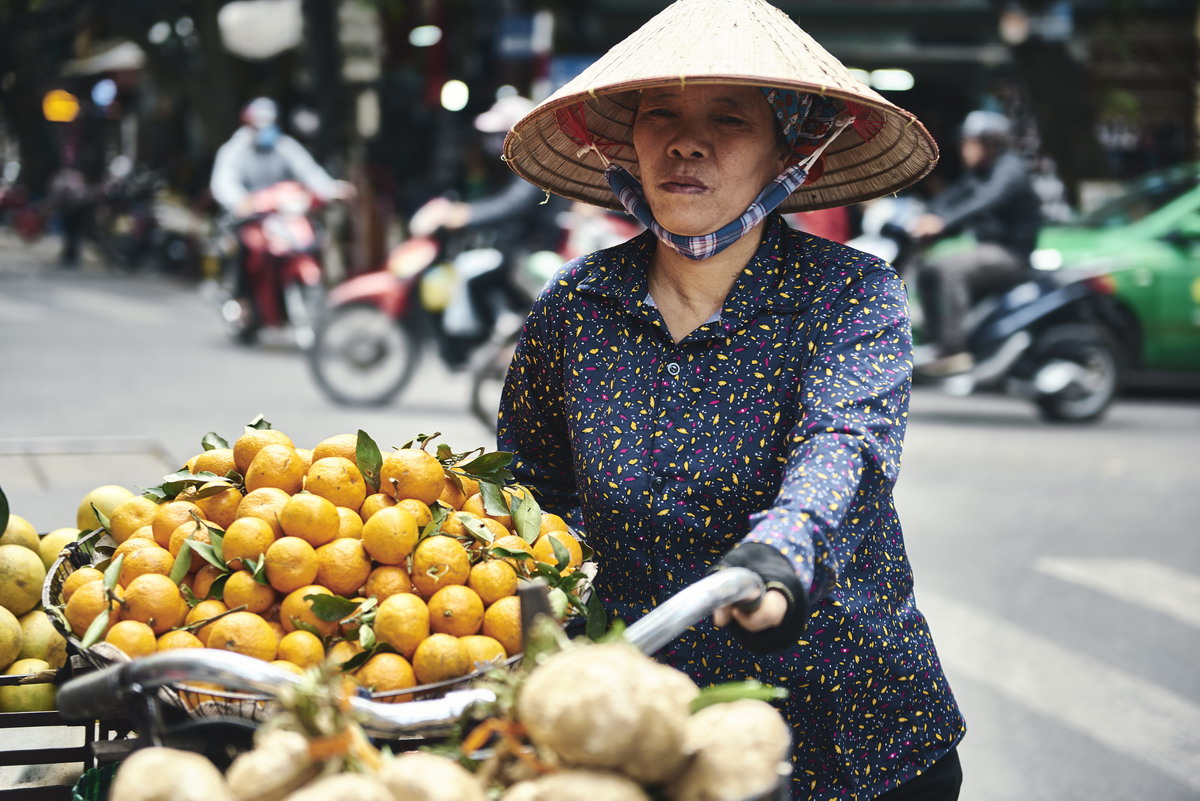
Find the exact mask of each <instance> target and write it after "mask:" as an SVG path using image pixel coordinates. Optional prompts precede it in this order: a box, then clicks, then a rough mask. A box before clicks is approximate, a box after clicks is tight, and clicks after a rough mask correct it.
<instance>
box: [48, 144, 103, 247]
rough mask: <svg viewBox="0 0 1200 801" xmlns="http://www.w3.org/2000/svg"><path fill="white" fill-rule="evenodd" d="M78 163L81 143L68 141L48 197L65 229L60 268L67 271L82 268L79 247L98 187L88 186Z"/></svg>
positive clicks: (63, 230)
mask: <svg viewBox="0 0 1200 801" xmlns="http://www.w3.org/2000/svg"><path fill="white" fill-rule="evenodd" d="M79 161H80V160H79V145H78V143H77V142H75V141H70V142H67V143H66V145H65V146H64V147H63V151H62V160H61V163H60V164H59V167H58V169H57V170H56V171H55V172H54V175H53V176H51V178H50V188H49V193H48V196H47V199H48V203H49V206H50V208H51V209H52V210H54V211H56V212H57V213H58V221H59V226H60V227H61V229H62V250H61V251H60V252H59V265H60V266H61V267H63V268H65V269H74V268H76V267H78V266H79V256H80V248H81V246H82V244H83V237H84V234H86V233H87V230H88V224H89V222H90V220H91V216H92V211H93V210H94V207H95V200H96V193H97V189H96V187H94V186H92V185H90V184H89V182H88V180H87V176H86V175H85V174H84V172H83V169H82V166H81V164H80V163H79Z"/></svg>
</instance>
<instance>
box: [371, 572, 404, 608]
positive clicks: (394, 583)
mask: <svg viewBox="0 0 1200 801" xmlns="http://www.w3.org/2000/svg"><path fill="white" fill-rule="evenodd" d="M401 592H412V579H410V578H409V577H408V571H407V570H405V569H404V568H402V567H399V566H397V565H380V566H379V567H377V568H375V569H374V570H372V571H371V574H370V575H369V576H368V577H367V584H366V587H365V588H364V589H363V594H364V595H366V596H367V597H368V598H370V597H372V596H373V597H375V598H377V599H378V600H379V602H380V603H383V602H384V601H386V600H387V599H388V598H389V597H390V596H392V595H396V594H397V593H401Z"/></svg>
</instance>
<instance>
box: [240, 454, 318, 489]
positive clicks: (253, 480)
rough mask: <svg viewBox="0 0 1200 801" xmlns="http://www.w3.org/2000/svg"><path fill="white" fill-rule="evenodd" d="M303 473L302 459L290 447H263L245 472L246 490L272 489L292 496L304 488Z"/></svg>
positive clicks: (304, 470)
mask: <svg viewBox="0 0 1200 801" xmlns="http://www.w3.org/2000/svg"><path fill="white" fill-rule="evenodd" d="M305 472H306V469H305V466H304V459H303V457H301V456H300V454H298V453H296V449H295V448H293V447H292V446H291V445H282V444H271V445H264V446H263V447H262V449H261V450H259V452H258V453H256V454H255V455H254V460H253V461H252V462H250V468H249V469H248V470H247V471H246V489H247V490H248V491H250V492H253V491H254V490H256V489H263V488H264V487H274V488H276V489H281V490H283V491H284V492H286V493H288V494H289V495H292V494H295V493H297V492H299V491H300V488H301V487H302V486H304V474H305Z"/></svg>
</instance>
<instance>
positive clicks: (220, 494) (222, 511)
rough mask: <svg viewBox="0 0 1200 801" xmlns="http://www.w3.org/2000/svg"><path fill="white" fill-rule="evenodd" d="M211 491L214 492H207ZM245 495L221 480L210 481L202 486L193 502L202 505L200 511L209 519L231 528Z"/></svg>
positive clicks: (222, 526)
mask: <svg viewBox="0 0 1200 801" xmlns="http://www.w3.org/2000/svg"><path fill="white" fill-rule="evenodd" d="M222 488H223V489H222ZM210 492H211V493H213V494H211V495H209V494H207V493H210ZM243 497H244V496H243V495H242V492H241V490H239V489H238V488H237V487H234V486H230V485H229V484H226V483H224V482H221V481H210V482H208V483H207V484H204V485H203V486H201V487H200V492H199V493H197V494H196V498H195V500H194V501H192V503H194V504H196V506H198V507H200V511H202V512H204V516H205V517H207V518H208V519H209V520H211V521H213V522H214V523H216V524H217V525H218V526H220V527H221V528H229V525H230V524H231V523H232V522H233V521H234V520H236V519H237V511H238V507H239V506H240V505H241V503H242V498H243Z"/></svg>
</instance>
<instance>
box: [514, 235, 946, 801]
mask: <svg viewBox="0 0 1200 801" xmlns="http://www.w3.org/2000/svg"><path fill="white" fill-rule="evenodd" d="M655 242H656V240H655V239H654V238H653V236H652V235H651V234H648V233H647V234H642V235H640V236H638V237H636V238H634V239H632V240H630V241H629V242H626V243H625V244H623V245H619V246H617V247H615V248H610V249H608V250H604V251H600V252H598V253H594V254H591V255H590V256H586V257H583V258H580V259H576V260H574V261H572V262H570V263H569V264H567V265H565V266H564V268H563V269H562V271H561V272H560V273H559V274H558V275H557V276H556V277H555V279H553V280H552V281H551V282H550V284H548V285H547V287H546V288H545V289H544V290H543V292H542V294H541V296H540V297H539V298H538V300H537V302H536V304H535V306H534V309H533V311H532V313H531V314H530V316H529V318H528V320H527V321H526V324H525V329H524V332H523V335H522V339H521V342H520V344H519V345H518V347H517V352H516V356H515V357H514V360H513V362H512V365H511V367H510V369H509V373H508V380H507V383H506V385H505V389H504V395H503V399H502V402H501V413H500V435H499V445H500V447H501V448H503V449H505V450H511V451H513V452H514V453H515V454H516V459H515V461H514V472H515V473H516V474H517V477H518V479H519V480H521V481H522V482H525V483H528V484H530V485H532V486H535V487H537V488H538V489H539V490H540V491H541V493H542V505H543V506H544V507H546V508H548V509H551V510H554V511H557V512H558V513H560V514H563V515H564V516H567V517H568V519H571V520H574V521H575V522H576V523H577V524H578V525H580V526H581V528H582V530H583V532H584V535H585V536H586V538H587V541H588V543H589V544H590V545H591V546H592V547H593V548H595V550H596V554H597V557H596V558H597V561H598V564H599V566H600V573H599V576H598V579H597V588H598V591H599V592H600V595H601V598H602V599H603V600H604V602H605V604H606V606H607V607H608V609H609V613H610V615H615V616H619V617H622V618H624V619H625V620H627V621H632V620H636V619H638V618H639V617H641V616H642V615H644V614H646V613H647V612H648V611H649V610H650V609H651V608H653V607H654V606H655V605H657V604H658V603H660V602H662V601H663V600H665V599H666V598H668V597H670V596H671V595H673V594H674V593H676V592H678V591H679V590H680V589H682V588H683V587H685V586H687V585H689V584H691V583H693V582H695V581H697V580H699V579H700V578H702V577H703V576H705V575H706V574H707V573H708V572H709V571H710V570H711V568H712V567H713V566H714V565H715V564H716V563H717V562H718V561H719V560H720V558H721V557H722V556H723V555H724V554H725V553H726V552H727V551H729V549H730V548H732V547H733V546H735V545H737V544H739V543H741V542H758V543H763V544H766V545H769V546H772V547H774V548H777V549H778V550H779V551H780V552H781V553H782V554H783V555H784V556H785V557H786V558H787V559H789V560H790V561H791V563H792V564H793V565H794V567H795V570H796V572H797V574H798V576H799V577H800V580H801V585H802V586H804V587H808V588H809V602H810V611H811V615H810V618H809V620H808V623H807V627H806V628H805V630H804V632H803V633H802V634H801V635H800V636H801V639H799V640H798V641H797V642H796V644H795V645H794V646H792V647H790V648H787V649H786V650H783V651H781V652H776V653H772V654H766V655H764V654H755V653H753V652H751V651H749V650H747V649H746V648H745V647H743V646H742V645H740V644H739V643H738V642H737V641H736V640H734V639H733V637H732V636H731V635H730V634H729V633H728V632H726V631H723V630H721V629H718V628H716V627H715V626H713V624H712V622H711V621H705V622H703V623H701V624H699V625H698V626H696V627H695V628H694V629H693V630H692V631H690V632H689V633H688V634H686V635H685V636H684V637H682V638H680V639H679V640H678V641H676V643H674V644H672V645H671V646H668V648H667V649H665V650H664V652H663V653H662V654H660V657H661V658H662V659H664V661H667V662H669V663H670V664H673V665H675V666H676V667H679V668H680V669H682V670H684V671H685V672H687V673H689V674H690V675H692V676H693V677H694V678H695V679H696V680H697V681H698V682H699V683H701V684H702V685H703V684H706V683H712V682H719V681H730V680H740V679H745V678H758V679H760V680H761V681H763V682H766V683H769V684H775V685H779V686H783V687H786V688H787V689H788V690H789V691H790V697H789V698H788V700H787V701H785V702H783V705H782V709H783V712H784V714H785V715H786V717H787V719H788V721H789V724H790V725H791V726H792V729H793V732H792V736H793V741H794V756H793V760H794V765H793V782H794V784H793V795H794V796H795V797H797V798H813V799H833V798H838V799H842V798H852V799H868V798H874V797H875V796H877V795H879V794H881V793H883V792H885V791H886V790H888V789H891V788H893V787H895V786H897V785H899V784H901V783H903V782H904V781H906V780H908V779H911V778H913V777H914V776H916V775H917V774H918V773H919V772H922V771H924V770H925V769H926V768H928V767H929V766H930V765H931V764H932V763H933V762H934V761H935V760H937V759H938V758H939V757H941V756H942V755H943V754H945V753H946V752H947V751H948V750H950V749H951V748H952V747H953V746H954V745H955V744H956V743H957V741H958V740H959V738H960V737H961V736H962V734H963V732H964V724H963V720H962V717H961V715H960V714H959V711H958V706H957V704H956V703H955V700H954V697H953V695H952V694H951V691H950V688H949V686H948V685H947V683H946V680H945V677H944V675H943V673H942V669H941V665H940V663H939V661H938V657H937V653H936V651H935V650H934V645H933V642H932V640H931V638H930V635H929V629H928V627H927V625H926V623H925V619H924V618H923V617H922V615H921V613H920V612H919V611H918V610H917V608H916V606H915V604H914V599H913V588H912V572H911V570H910V567H909V563H908V559H907V557H906V555H905V550H904V540H903V537H902V534H901V529H900V523H899V521H898V519H897V517H896V510H895V507H894V505H893V502H892V487H893V485H894V483H895V481H896V476H897V472H898V470H899V468H900V453H901V447H902V443H903V437H904V430H905V424H906V420H907V415H908V396H909V387H910V380H911V368H912V365H911V347H912V340H911V333H910V329H909V319H908V308H907V300H906V297H905V291H904V287H903V285H902V283H901V282H900V280H899V278H898V277H897V275H896V273H895V271H894V270H893V269H892V268H891V267H890V266H889V265H887V264H886V263H884V262H881V261H880V260H878V259H876V258H874V257H872V256H869V255H867V254H865V253H861V252H859V251H856V250H853V249H851V248H848V247H845V246H843V245H838V244H835V243H833V242H830V241H828V240H824V239H820V238H818V237H814V236H810V235H807V234H803V233H800V232H797V231H794V230H792V229H791V228H789V227H788V226H787V225H786V224H785V223H784V222H783V220H782V219H781V218H780V217H779V216H778V215H773V216H772V217H771V218H769V220H768V221H767V223H766V226H765V229H764V233H763V239H762V242H761V244H760V246H759V248H758V250H757V252H756V253H755V255H754V257H753V258H752V259H751V260H750V262H749V263H748V264H747V265H746V267H745V268H744V269H743V271H742V273H741V274H740V276H739V277H738V278H737V280H736V282H735V283H734V286H733V289H732V290H731V291H730V293H729V296H728V297H727V298H726V301H725V303H724V306H723V308H722V309H721V312H720V317H719V319H717V320H712V321H709V322H707V323H705V324H704V325H701V326H700V327H699V328H697V329H696V330H695V331H693V332H691V333H690V334H689V335H688V336H686V337H685V338H684V339H683V340H682V341H680V342H678V343H676V342H675V341H674V340H673V338H672V337H671V335H670V333H669V331H668V329H667V326H666V324H665V323H664V321H663V319H662V317H661V316H660V314H659V313H658V310H657V309H656V308H655V307H654V306H653V304H652V303H648V302H647V286H648V285H647V268H648V265H649V263H650V257H651V256H652V254H653V251H654V247H655Z"/></svg>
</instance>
